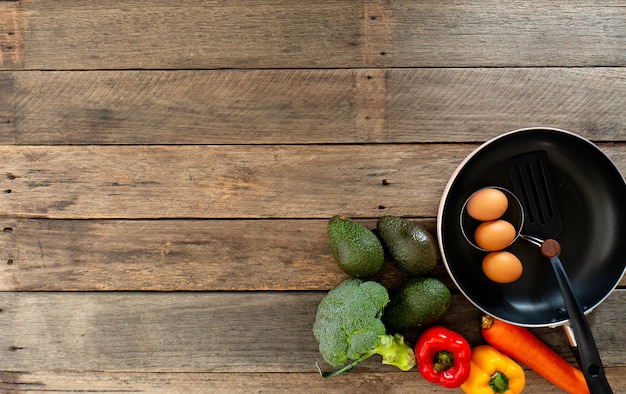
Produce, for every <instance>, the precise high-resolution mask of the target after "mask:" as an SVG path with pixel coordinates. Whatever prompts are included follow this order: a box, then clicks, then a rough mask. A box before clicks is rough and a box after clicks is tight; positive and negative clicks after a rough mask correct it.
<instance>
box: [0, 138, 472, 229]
mask: <svg viewBox="0 0 626 394" xmlns="http://www.w3.org/2000/svg"><path fill="white" fill-rule="evenodd" d="M474 147H475V146H474V145H471V146H466V145H382V146H379V145H359V146H351V147H350V149H347V148H346V147H345V146H342V145H324V146H321V145H320V146H305V145H302V146H248V145H243V146H177V147H172V146H57V147H45V146H39V147H32V146H15V147H14V146H1V147H0V166H1V167H2V170H3V171H4V172H5V174H4V175H3V176H2V177H1V178H0V183H1V187H2V189H1V190H3V191H4V193H3V195H2V208H1V211H0V215H3V216H7V215H8V216H13V217H19V216H42V217H50V218H89V219H97V218H262V217H277V218H290V217H291V218H312V217H313V218H314V217H321V218H329V217H331V216H332V215H334V214H337V213H342V214H346V215H350V216H370V217H378V216H380V215H381V213H389V214H399V215H408V216H416V217H420V216H431V217H432V216H435V215H436V213H437V208H438V201H439V198H440V196H441V193H442V191H443V188H444V186H445V184H446V182H447V179H448V177H449V175H450V174H452V172H453V170H454V168H455V166H456V165H457V164H458V163H459V162H460V161H461V160H462V159H463V157H465V156H466V155H467V154H468V153H469V152H470V151H471V150H472V149H473V148H474ZM7 174H11V175H7ZM383 179H385V180H387V184H383V182H382V181H383ZM9 191H10V192H9Z"/></svg>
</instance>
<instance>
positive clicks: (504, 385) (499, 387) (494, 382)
mask: <svg viewBox="0 0 626 394" xmlns="http://www.w3.org/2000/svg"><path fill="white" fill-rule="evenodd" d="M489 387H491V389H492V390H493V391H494V392H495V393H498V394H503V393H505V392H506V391H507V390H508V389H509V378H507V377H506V375H505V374H503V373H502V372H499V371H498V372H496V373H494V374H493V375H492V376H491V380H489Z"/></svg>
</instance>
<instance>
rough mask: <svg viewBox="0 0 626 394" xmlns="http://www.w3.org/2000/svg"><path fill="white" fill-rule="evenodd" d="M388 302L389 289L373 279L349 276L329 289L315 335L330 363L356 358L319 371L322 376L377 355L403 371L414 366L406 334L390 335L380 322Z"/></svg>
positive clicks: (316, 320)
mask: <svg viewBox="0 0 626 394" xmlns="http://www.w3.org/2000/svg"><path fill="white" fill-rule="evenodd" d="M387 303H389V294H388V293H387V289H386V288H385V287H384V286H383V285H381V284H379V283H377V282H373V281H367V282H364V281H362V280H360V279H348V280H345V281H343V282H342V283H340V284H339V285H338V286H337V287H335V288H334V289H332V290H331V291H329V292H328V294H327V295H326V297H324V299H322V301H321V302H320V304H319V306H318V308H317V315H316V317H315V324H314V325H313V334H314V335H315V338H316V339H317V341H318V342H319V350H320V353H321V354H322V357H323V358H324V360H326V362H327V363H328V364H330V365H332V366H340V365H344V364H345V363H347V362H348V360H353V361H352V362H351V363H350V364H348V365H346V366H345V367H343V368H341V369H339V370H337V371H334V372H327V373H322V372H321V371H320V374H322V376H323V377H325V378H329V377H331V376H337V375H340V374H342V373H345V372H347V371H349V370H351V369H352V368H354V367H355V366H356V365H357V364H359V363H361V362H363V361H364V360H366V359H368V358H369V357H371V356H373V355H374V354H379V355H381V356H382V357H383V360H382V363H383V364H388V365H394V366H396V367H398V368H400V369H401V370H403V371H408V370H410V369H411V368H413V367H414V366H415V353H414V352H413V349H411V347H410V346H409V345H408V344H407V343H406V342H404V337H403V336H402V335H400V334H395V335H390V334H388V333H387V330H386V328H385V326H384V325H383V322H382V321H381V317H382V314H383V310H384V308H385V305H387ZM318 369H319V366H318Z"/></svg>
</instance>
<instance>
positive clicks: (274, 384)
mask: <svg viewBox="0 0 626 394" xmlns="http://www.w3.org/2000/svg"><path fill="white" fill-rule="evenodd" d="M606 374H607V377H608V380H609V382H611V385H612V389H613V391H614V392H616V393H622V392H624V391H626V367H613V368H607V369H606ZM0 389H4V390H6V391H8V392H14V391H19V392H20V393H23V394H35V393H37V394H39V393H57V392H83V391H85V392H90V393H118V392H124V393H150V394H178V393H180V394H194V393H198V394H204V393H209V392H210V393H224V394H250V393H267V392H272V393H295V392H307V393H323V394H331V393H337V394H346V393H355V394H356V393H372V394H402V393H407V392H411V393H416V394H419V393H435V394H449V393H460V392H461V391H460V390H458V389H457V390H451V389H446V388H444V387H441V386H438V385H433V384H431V383H428V382H426V381H425V380H424V379H422V378H421V377H420V376H418V374H417V372H415V371H411V372H406V373H405V372H386V373H379V372H368V373H358V372H355V371H352V372H351V373H349V374H346V375H343V376H341V377H338V378H335V379H328V380H324V379H322V378H320V376H319V375H318V374H316V373H290V374H273V373H134V372H90V371H86V372H76V373H72V372H46V371H33V372H9V373H2V372H0ZM524 393H528V394H544V393H563V391H562V390H560V389H559V388H557V387H556V386H553V385H551V384H550V383H549V382H548V381H547V380H545V379H543V378H542V377H540V376H539V375H537V374H536V373H534V372H533V371H529V370H527V371H526V388H525V389H524Z"/></svg>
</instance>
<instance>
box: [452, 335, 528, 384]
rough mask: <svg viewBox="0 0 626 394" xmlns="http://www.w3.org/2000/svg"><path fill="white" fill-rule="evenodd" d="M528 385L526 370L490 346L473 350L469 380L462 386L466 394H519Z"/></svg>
mask: <svg viewBox="0 0 626 394" xmlns="http://www.w3.org/2000/svg"><path fill="white" fill-rule="evenodd" d="M525 384H526V376H525V375H524V370H523V369H522V367H520V366H519V364H517V363H516V362H515V361H513V360H512V359H511V358H509V357H508V356H506V355H504V354H502V353H500V352H499V351H498V350H496V349H495V348H494V347H491V346H489V345H481V346H476V347H475V348H474V349H473V350H472V360H471V370H470V375H469V378H468V379H467V380H466V381H465V383H463V384H462V385H461V389H462V390H463V392H464V393H466V394H494V393H497V394H519V393H521V392H522V390H523V389H524V385H525Z"/></svg>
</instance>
